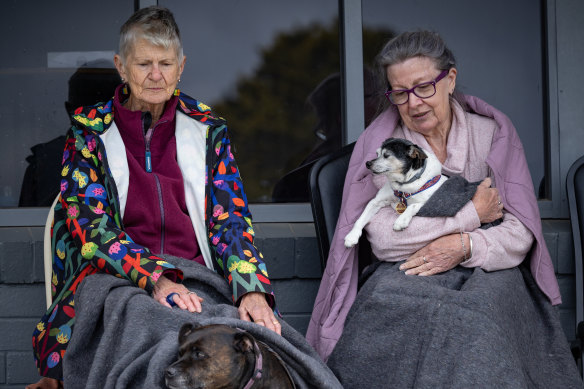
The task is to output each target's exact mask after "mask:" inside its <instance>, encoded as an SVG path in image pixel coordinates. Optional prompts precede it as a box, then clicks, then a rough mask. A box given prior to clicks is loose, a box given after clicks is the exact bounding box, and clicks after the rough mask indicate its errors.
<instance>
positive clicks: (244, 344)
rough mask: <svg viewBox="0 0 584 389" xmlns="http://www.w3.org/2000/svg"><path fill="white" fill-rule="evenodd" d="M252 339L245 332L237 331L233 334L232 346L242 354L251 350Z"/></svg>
mask: <svg viewBox="0 0 584 389" xmlns="http://www.w3.org/2000/svg"><path fill="white" fill-rule="evenodd" d="M253 342H254V341H253V339H252V338H251V336H249V335H248V334H247V333H245V332H239V333H237V334H235V335H234V336H233V348H234V349H235V350H236V351H237V352H240V353H242V354H245V353H247V352H250V351H252V352H253Z"/></svg>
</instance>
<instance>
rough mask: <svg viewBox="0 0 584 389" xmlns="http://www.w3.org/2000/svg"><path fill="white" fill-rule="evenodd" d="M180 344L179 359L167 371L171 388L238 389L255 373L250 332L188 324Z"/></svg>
mask: <svg viewBox="0 0 584 389" xmlns="http://www.w3.org/2000/svg"><path fill="white" fill-rule="evenodd" d="M178 342H179V359H178V360H177V361H176V362H174V363H173V364H171V365H170V366H169V367H168V368H167V369H166V372H165V379H166V386H168V387H169V388H170V389H183V388H189V389H190V388H193V389H194V388H197V389H199V388H239V387H240V385H241V382H243V381H244V380H246V379H247V378H246V377H249V376H251V374H250V373H249V372H250V371H252V373H253V368H254V365H255V354H254V342H255V340H254V339H253V338H252V337H251V335H250V334H248V333H247V332H243V331H239V330H237V329H235V328H231V327H229V326H226V325H209V326H204V327H199V328H195V327H194V326H193V325H192V324H191V323H186V324H184V325H183V326H182V327H181V329H180V331H179V336H178Z"/></svg>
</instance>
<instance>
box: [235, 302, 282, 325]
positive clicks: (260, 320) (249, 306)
mask: <svg viewBox="0 0 584 389" xmlns="http://www.w3.org/2000/svg"><path fill="white" fill-rule="evenodd" d="M238 311H239V318H240V319H241V320H245V321H253V322H254V323H256V324H259V325H261V326H264V327H266V328H268V329H270V330H272V331H274V332H275V333H277V334H278V335H282V325H281V324H280V321H279V320H278V319H276V317H275V316H274V311H273V310H272V308H270V305H269V304H268V302H267V301H266V297H265V295H264V294H263V293H260V292H250V293H246V294H244V295H243V297H242V298H241V303H240V304H239V308H238Z"/></svg>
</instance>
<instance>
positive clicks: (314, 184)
mask: <svg viewBox="0 0 584 389" xmlns="http://www.w3.org/2000/svg"><path fill="white" fill-rule="evenodd" d="M354 147H355V143H351V144H349V145H346V146H344V147H343V148H341V149H340V150H338V151H335V152H333V153H331V154H328V155H326V156H324V157H322V158H320V159H319V160H317V161H316V163H315V164H314V166H312V168H311V169H310V174H309V189H310V204H311V206H312V216H313V218H314V228H315V229H316V239H317V242H318V248H319V253H320V260H321V265H322V268H323V270H324V268H325V267H326V260H327V258H328V253H329V249H330V245H331V241H332V240H333V235H334V233H335V227H336V226H337V220H338V218H339V213H340V211H341V200H342V196H343V185H344V184H345V175H346V174H347V168H348V167H349V160H350V159H351V153H352V152H353V148H354Z"/></svg>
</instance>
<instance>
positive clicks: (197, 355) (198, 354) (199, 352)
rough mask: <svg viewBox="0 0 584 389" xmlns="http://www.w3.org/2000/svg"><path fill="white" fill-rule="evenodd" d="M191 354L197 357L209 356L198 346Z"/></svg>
mask: <svg viewBox="0 0 584 389" xmlns="http://www.w3.org/2000/svg"><path fill="white" fill-rule="evenodd" d="M191 355H192V356H193V358H195V359H203V358H205V357H206V356H207V355H206V354H205V353H204V352H202V351H201V350H197V349H196V348H195V349H193V351H192V353H191Z"/></svg>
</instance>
